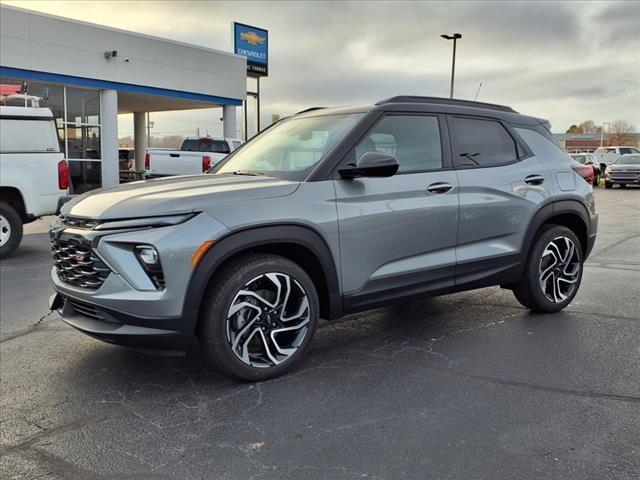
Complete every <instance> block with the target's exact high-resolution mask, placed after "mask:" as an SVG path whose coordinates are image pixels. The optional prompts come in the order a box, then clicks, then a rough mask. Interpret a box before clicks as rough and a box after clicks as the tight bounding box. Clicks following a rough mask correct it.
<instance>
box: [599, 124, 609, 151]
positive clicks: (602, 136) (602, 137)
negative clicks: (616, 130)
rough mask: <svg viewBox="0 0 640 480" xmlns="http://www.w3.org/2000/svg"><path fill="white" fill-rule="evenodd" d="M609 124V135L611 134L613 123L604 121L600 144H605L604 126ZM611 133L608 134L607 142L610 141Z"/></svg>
mask: <svg viewBox="0 0 640 480" xmlns="http://www.w3.org/2000/svg"><path fill="white" fill-rule="evenodd" d="M605 125H609V135H611V123H609V122H602V130H600V146H601V147H602V146H603V145H604V126H605ZM609 135H607V143H609Z"/></svg>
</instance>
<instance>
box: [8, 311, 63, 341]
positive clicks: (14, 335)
mask: <svg viewBox="0 0 640 480" xmlns="http://www.w3.org/2000/svg"><path fill="white" fill-rule="evenodd" d="M54 313H56V312H55V311H54V310H51V311H50V312H48V313H45V314H44V315H42V316H41V317H40V318H39V319H38V320H37V321H36V323H34V324H33V325H30V326H28V327H26V328H24V329H20V330H14V331H13V332H12V333H9V334H8V335H6V336H5V337H2V339H0V343H4V342H8V341H10V340H15V339H16V338H20V337H24V336H25V335H29V334H30V333H33V332H34V331H35V330H36V329H37V328H38V327H39V326H40V324H41V323H42V322H44V321H45V319H46V318H47V317H49V316H50V315H53V314H54Z"/></svg>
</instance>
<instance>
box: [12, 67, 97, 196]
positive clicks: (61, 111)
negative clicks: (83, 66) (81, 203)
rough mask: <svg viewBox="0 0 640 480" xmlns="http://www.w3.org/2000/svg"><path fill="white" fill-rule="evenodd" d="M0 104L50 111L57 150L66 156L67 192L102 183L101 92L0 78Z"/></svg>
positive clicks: (82, 191) (90, 187)
mask: <svg viewBox="0 0 640 480" xmlns="http://www.w3.org/2000/svg"><path fill="white" fill-rule="evenodd" d="M0 87H1V88H0V105H13V106H25V107H44V108H49V109H51V111H52V112H53V115H54V117H55V120H56V126H57V128H58V134H59V135H58V136H59V138H60V150H61V151H63V152H64V154H65V156H66V158H68V159H69V169H70V173H71V187H70V189H69V191H70V193H84V192H86V191H88V190H92V189H94V188H100V187H101V186H102V174H101V171H102V164H101V161H100V160H101V158H102V154H101V148H100V145H101V143H100V127H101V122H100V91H99V90H92V89H87V88H76V87H67V86H65V85H58V84H54V83H46V82H37V81H32V80H25V79H20V78H10V77H0Z"/></svg>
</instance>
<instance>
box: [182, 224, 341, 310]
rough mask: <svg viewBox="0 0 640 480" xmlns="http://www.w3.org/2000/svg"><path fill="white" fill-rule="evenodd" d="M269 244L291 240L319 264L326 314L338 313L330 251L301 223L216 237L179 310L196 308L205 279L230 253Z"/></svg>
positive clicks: (338, 303)
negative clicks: (311, 255)
mask: <svg viewBox="0 0 640 480" xmlns="http://www.w3.org/2000/svg"><path fill="white" fill-rule="evenodd" d="M270 244H293V245H298V246H300V247H304V248H306V249H307V250H309V251H310V252H312V254H313V255H314V256H315V257H316V259H317V260H318V263H319V264H320V266H321V268H322V270H323V274H324V278H325V281H326V288H327V293H328V302H329V305H328V311H329V318H337V317H340V316H341V315H342V296H341V294H340V284H339V280H338V270H337V268H336V264H335V261H334V259H333V255H332V254H331V250H330V249H329V246H328V245H327V242H326V241H325V240H324V238H323V237H322V236H321V235H320V234H319V233H318V232H316V231H315V230H314V229H312V228H310V227H308V226H306V225H301V224H295V223H287V224H276V225H266V226H257V227H249V228H245V229H241V230H234V231H231V232H229V233H227V234H226V235H224V236H223V237H221V238H220V239H218V240H216V241H215V243H214V245H213V246H212V247H211V248H210V249H209V250H208V251H207V253H206V254H205V255H204V256H203V257H202V259H201V260H200V263H199V264H198V265H197V267H196V269H195V270H194V272H193V273H192V275H191V278H190V279H189V284H188V287H187V292H186V295H185V299H184V304H183V309H182V311H183V312H196V313H197V312H199V310H200V304H201V302H202V298H203V296H204V294H205V290H206V287H207V285H208V284H209V281H210V280H211V279H212V278H213V276H214V275H215V272H216V271H217V270H218V269H219V268H220V266H221V265H222V264H223V263H224V262H225V261H226V260H228V259H230V258H231V257H233V256H235V255H237V254H239V253H241V252H244V251H250V250H251V249H252V248H257V247H260V246H267V245H270Z"/></svg>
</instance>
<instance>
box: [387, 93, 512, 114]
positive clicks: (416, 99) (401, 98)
mask: <svg viewBox="0 0 640 480" xmlns="http://www.w3.org/2000/svg"><path fill="white" fill-rule="evenodd" d="M387 103H435V104H441V105H459V106H461V107H475V108H486V109H489V110H500V111H502V112H510V113H518V112H516V111H515V110H514V109H513V108H511V107H507V106H505V105H496V104H494V103H484V102H474V101H472V100H459V99H457V98H442V97H420V96H417V95H398V96H396V97H391V98H386V99H384V100H380V101H379V102H376V105H385V104H387Z"/></svg>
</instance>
